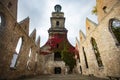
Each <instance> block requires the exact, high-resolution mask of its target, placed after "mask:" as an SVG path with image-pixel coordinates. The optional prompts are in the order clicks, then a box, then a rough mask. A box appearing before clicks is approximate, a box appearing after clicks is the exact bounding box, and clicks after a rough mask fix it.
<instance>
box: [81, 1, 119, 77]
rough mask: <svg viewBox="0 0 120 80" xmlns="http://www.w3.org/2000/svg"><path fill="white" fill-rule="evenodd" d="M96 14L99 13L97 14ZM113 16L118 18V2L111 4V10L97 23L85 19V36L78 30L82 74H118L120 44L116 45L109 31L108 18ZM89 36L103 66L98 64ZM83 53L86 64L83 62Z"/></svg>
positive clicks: (101, 75)
mask: <svg viewBox="0 0 120 80" xmlns="http://www.w3.org/2000/svg"><path fill="white" fill-rule="evenodd" d="M98 16H100V15H99V14H98ZM113 18H115V19H118V20H120V2H117V3H116V4H115V6H112V10H111V11H110V12H109V13H108V14H107V15H106V16H104V19H103V20H101V21H100V22H99V24H98V25H97V24H95V23H94V22H92V21H91V20H89V19H87V20H86V31H87V34H86V36H85V35H84V34H83V33H82V32H80V44H79V46H80V47H79V55H80V61H81V63H80V64H81V67H82V73H83V74H85V75H89V74H93V75H95V76H98V77H106V76H120V58H119V57H120V54H119V53H120V45H117V44H118V42H117V41H116V38H115V37H114V36H113V33H112V32H111V31H110V20H111V19H113ZM91 38H94V39H95V41H96V43H97V47H98V50H99V53H100V58H101V61H102V63H103V66H98V63H97V60H96V56H95V52H94V49H93V46H92V44H91ZM83 48H84V49H83ZM85 54H86V59H87V64H88V66H86V63H85Z"/></svg>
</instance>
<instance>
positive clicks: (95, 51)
mask: <svg viewBox="0 0 120 80" xmlns="http://www.w3.org/2000/svg"><path fill="white" fill-rule="evenodd" d="M91 44H92V47H93V50H94V53H95V56H96V60H97V63H98V66H99V67H102V66H103V63H102V60H101V56H100V53H99V50H98V47H97V43H96V41H95V39H94V38H91Z"/></svg>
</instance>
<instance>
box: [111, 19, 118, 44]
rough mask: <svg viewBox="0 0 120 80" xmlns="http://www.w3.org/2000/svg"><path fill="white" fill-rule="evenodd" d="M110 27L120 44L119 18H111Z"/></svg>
mask: <svg viewBox="0 0 120 80" xmlns="http://www.w3.org/2000/svg"><path fill="white" fill-rule="evenodd" d="M110 29H111V30H112V32H113V34H114V36H115V38H116V40H117V41H118V44H120V20H117V19H112V20H111V26H110Z"/></svg>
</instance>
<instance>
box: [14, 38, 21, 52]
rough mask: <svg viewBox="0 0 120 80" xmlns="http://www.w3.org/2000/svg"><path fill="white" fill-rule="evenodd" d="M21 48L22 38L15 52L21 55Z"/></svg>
mask: <svg viewBox="0 0 120 80" xmlns="http://www.w3.org/2000/svg"><path fill="white" fill-rule="evenodd" d="M21 46H22V38H19V40H18V43H17V47H16V49H15V51H16V52H17V54H19V52H20V49H21Z"/></svg>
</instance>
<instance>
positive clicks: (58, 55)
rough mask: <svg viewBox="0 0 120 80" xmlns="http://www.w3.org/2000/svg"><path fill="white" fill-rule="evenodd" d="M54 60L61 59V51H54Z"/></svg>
mask: <svg viewBox="0 0 120 80" xmlns="http://www.w3.org/2000/svg"><path fill="white" fill-rule="evenodd" d="M54 60H55V61H61V60H62V59H61V53H60V52H56V53H54Z"/></svg>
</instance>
